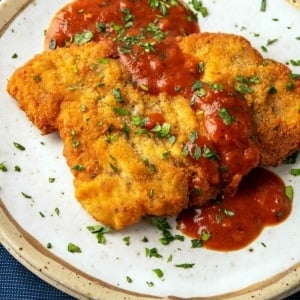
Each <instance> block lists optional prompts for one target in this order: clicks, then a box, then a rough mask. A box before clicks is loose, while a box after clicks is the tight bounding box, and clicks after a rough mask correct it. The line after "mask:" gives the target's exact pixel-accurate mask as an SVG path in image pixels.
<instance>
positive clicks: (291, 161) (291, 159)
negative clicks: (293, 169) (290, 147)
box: [284, 151, 299, 165]
mask: <svg viewBox="0 0 300 300" xmlns="http://www.w3.org/2000/svg"><path fill="white" fill-rule="evenodd" d="M298 154H299V152H298V151H296V152H295V153H293V154H291V155H289V156H288V157H287V158H286V159H285V160H284V163H285V164H287V165H289V164H294V163H296V161H297V157H298Z"/></svg>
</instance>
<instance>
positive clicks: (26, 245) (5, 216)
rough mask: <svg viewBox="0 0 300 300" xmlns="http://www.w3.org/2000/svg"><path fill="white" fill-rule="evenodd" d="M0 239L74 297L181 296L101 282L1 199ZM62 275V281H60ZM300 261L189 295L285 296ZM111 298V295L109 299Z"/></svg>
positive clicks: (298, 287)
mask: <svg viewBox="0 0 300 300" xmlns="http://www.w3.org/2000/svg"><path fill="white" fill-rule="evenodd" d="M0 242H1V244H2V245H3V246H4V248H6V249H7V251H8V252H9V253H10V254H11V255H12V256H13V257H15V258H16V259H17V261H19V262H20V263H21V264H22V265H23V266H25V267H26V268H27V269H28V270H29V271H31V272H32V273H34V274H35V275H37V276H38V277H39V278H41V279H42V280H44V281H45V282H47V283H49V284H50V285H52V286H54V287H55V288H57V289H59V290H61V291H63V292H64V293H66V294H68V295H70V296H73V297H75V298H77V299H83V300H86V299H100V298H99V297H101V300H110V299H116V300H121V299H124V296H126V299H129V300H153V299H161V300H163V299H181V298H179V297H173V296H168V297H155V296H151V295H143V294H139V293H135V292H131V291H128V290H123V289H120V288H118V287H115V286H112V285H109V284H106V283H104V282H101V280H99V279H96V278H95V277H92V276H90V275H88V274H86V273H84V272H82V271H80V270H79V269H77V268H76V267H73V266H72V265H71V264H69V263H67V262H64V261H63V260H62V259H60V258H59V257H58V256H56V255H54V254H53V253H51V252H50V251H49V250H47V249H46V248H45V247H44V246H43V245H41V244H40V243H39V242H38V241H37V240H36V239H35V238H34V237H33V236H31V235H30V233H28V232H27V231H25V230H24V229H23V228H22V227H21V226H20V225H19V224H18V223H17V222H16V221H15V220H14V218H13V216H12V215H11V214H10V213H9V211H8V210H7V209H6V207H5V205H4V203H3V201H2V200H1V198H0ZM62 278H65V280H64V282H63V281H62V280H61V279H62ZM299 283H300V262H298V263H296V264H294V265H293V266H291V267H290V268H288V269H287V270H285V271H283V272H281V273H279V274H276V275H274V276H272V277H270V278H268V279H266V280H264V281H261V282H258V283H255V284H253V285H250V286H248V287H246V288H243V289H240V290H237V291H233V292H230V293H225V294H220V295H215V296H209V297H192V298H188V299H194V300H196V299H197V300H204V299H206V300H210V299H214V300H221V299H222V300H223V299H224V300H226V299H227V300H229V299H230V300H243V299H247V298H248V299H255V298H256V297H260V298H261V297H263V298H264V299H276V298H283V297H287V296H289V295H291V294H293V293H295V292H297V291H300V284H299ZM112 297H113V298H112Z"/></svg>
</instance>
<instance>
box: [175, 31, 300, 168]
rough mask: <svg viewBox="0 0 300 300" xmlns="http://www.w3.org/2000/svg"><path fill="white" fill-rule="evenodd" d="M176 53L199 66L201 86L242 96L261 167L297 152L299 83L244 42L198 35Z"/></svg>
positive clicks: (223, 36) (283, 67)
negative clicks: (207, 84) (222, 86)
mask: <svg viewBox="0 0 300 300" xmlns="http://www.w3.org/2000/svg"><path fill="white" fill-rule="evenodd" d="M179 40H180V42H179V47H180V48H181V50H182V51H183V52H184V53H185V54H186V55H187V56H190V57H191V58H193V59H196V60H197V61H200V62H203V63H204V65H205V70H204V72H203V76H202V80H203V81H205V82H222V83H223V84H225V85H227V86H230V87H232V88H233V89H234V90H237V91H239V92H240V93H242V94H243V95H244V97H245V99H246V100H247V103H248V105H249V107H250V110H251V114H252V120H253V122H254V125H255V127H256V140H257V144H258V146H259V148H260V152H261V161H260V163H261V164H262V165H265V166H277V165H278V164H280V163H281V162H282V161H283V160H284V159H285V158H286V157H287V156H289V155H291V154H292V153H294V152H295V151H297V150H299V149H300V80H299V79H298V80H296V79H293V77H292V73H291V70H290V69H289V68H288V67H287V66H286V65H284V64H282V63H279V62H276V61H274V60H271V59H266V58H263V56H262V55H261V54H260V53H259V52H258V51H257V50H256V49H254V48H253V47H252V46H251V44H250V42H249V41H248V40H246V39H245V38H243V37H241V36H237V35H233V34H224V33H201V34H193V35H190V36H187V37H184V38H179Z"/></svg>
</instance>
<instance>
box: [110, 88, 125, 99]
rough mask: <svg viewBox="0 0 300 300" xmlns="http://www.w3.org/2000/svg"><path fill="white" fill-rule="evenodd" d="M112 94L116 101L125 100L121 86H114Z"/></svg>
mask: <svg viewBox="0 0 300 300" xmlns="http://www.w3.org/2000/svg"><path fill="white" fill-rule="evenodd" d="M112 94H113V96H114V98H115V100H116V102H124V98H123V96H122V92H121V89H120V88H114V89H113V91H112Z"/></svg>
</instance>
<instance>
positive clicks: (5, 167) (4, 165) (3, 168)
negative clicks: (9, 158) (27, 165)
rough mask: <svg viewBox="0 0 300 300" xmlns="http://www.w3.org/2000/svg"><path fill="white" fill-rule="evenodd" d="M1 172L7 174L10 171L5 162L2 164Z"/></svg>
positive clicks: (0, 165)
mask: <svg viewBox="0 0 300 300" xmlns="http://www.w3.org/2000/svg"><path fill="white" fill-rule="evenodd" d="M0 171H2V172H7V171H8V169H7V166H6V162H5V161H3V162H0Z"/></svg>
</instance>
